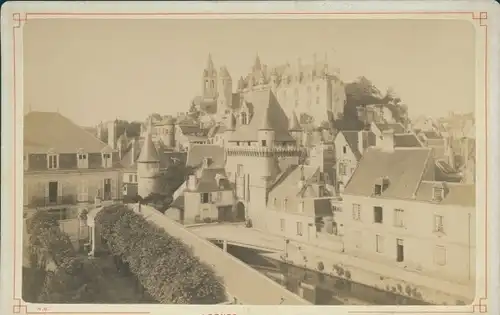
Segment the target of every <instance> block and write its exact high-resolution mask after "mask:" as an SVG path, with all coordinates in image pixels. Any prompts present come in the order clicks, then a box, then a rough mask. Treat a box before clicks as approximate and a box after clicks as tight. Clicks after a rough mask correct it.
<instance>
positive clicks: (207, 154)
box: [186, 144, 226, 168]
mask: <svg viewBox="0 0 500 315" xmlns="http://www.w3.org/2000/svg"><path fill="white" fill-rule="evenodd" d="M205 158H210V159H211V163H212V164H211V165H212V166H213V167H224V165H225V164H226V161H225V153H224V148H223V147H221V146H219V145H216V144H194V145H192V146H191V148H190V149H189V151H188V154H187V162H186V165H187V166H188V167H194V168H197V167H199V166H200V165H202V163H203V159H205Z"/></svg>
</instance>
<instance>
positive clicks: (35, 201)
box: [30, 195, 77, 208]
mask: <svg viewBox="0 0 500 315" xmlns="http://www.w3.org/2000/svg"><path fill="white" fill-rule="evenodd" d="M76 200H77V199H76V195H64V196H57V197H33V198H31V203H30V206H31V207H34V208H43V207H52V206H64V205H74V204H76Z"/></svg>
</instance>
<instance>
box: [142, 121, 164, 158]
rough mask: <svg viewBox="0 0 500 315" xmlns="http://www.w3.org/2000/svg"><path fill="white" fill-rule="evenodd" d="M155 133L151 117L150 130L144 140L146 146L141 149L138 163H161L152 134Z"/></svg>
mask: <svg viewBox="0 0 500 315" xmlns="http://www.w3.org/2000/svg"><path fill="white" fill-rule="evenodd" d="M152 131H153V120H152V118H151V117H150V118H149V121H148V129H147V133H146V139H144V145H143V146H142V149H141V154H140V155H139V158H138V159H137V162H159V161H160V158H159V157H158V152H157V151H156V148H155V145H154V143H153V137H152V136H151V133H152Z"/></svg>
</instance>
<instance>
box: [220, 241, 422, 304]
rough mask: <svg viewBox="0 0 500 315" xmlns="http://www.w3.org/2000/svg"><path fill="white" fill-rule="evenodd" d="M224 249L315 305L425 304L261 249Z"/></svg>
mask: <svg viewBox="0 0 500 315" xmlns="http://www.w3.org/2000/svg"><path fill="white" fill-rule="evenodd" d="M217 246H219V247H221V246H222V245H220V244H217ZM227 251H228V253H229V254H231V255H233V256H234V257H236V258H238V259H239V260H241V261H242V262H244V263H246V264H247V265H250V266H251V267H252V268H255V269H256V270H258V271H260V272H261V273H263V274H265V275H266V276H267V277H269V278H271V279H273V280H274V281H276V282H277V283H279V284H280V285H282V286H284V287H286V288H287V290H289V291H291V292H293V293H295V294H298V295H301V296H302V297H303V298H305V299H306V300H308V301H309V302H311V303H313V304H315V305H345V304H347V305H428V303H426V302H423V301H421V300H417V299H413V298H409V297H407V296H403V295H400V294H397V293H394V292H387V291H383V290H380V289H377V288H373V287H370V286H367V285H364V284H360V283H356V282H353V281H349V280H346V279H342V278H338V277H335V276H331V275H326V274H323V273H320V272H316V271H312V270H309V269H305V268H301V267H297V266H292V265H289V264H285V263H284V262H282V261H279V260H275V259H272V258H269V257H265V256H263V255H262V254H263V253H265V252H263V251H259V250H255V249H249V248H244V247H239V246H234V245H228V247H227ZM301 283H302V285H301Z"/></svg>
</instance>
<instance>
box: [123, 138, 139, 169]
mask: <svg viewBox="0 0 500 315" xmlns="http://www.w3.org/2000/svg"><path fill="white" fill-rule="evenodd" d="M132 146H134V149H135V150H132ZM141 147H142V145H141V143H140V142H139V141H132V142H131V143H130V144H129V146H128V148H127V150H126V151H125V154H124V155H123V156H122V159H121V161H120V163H121V164H122V165H123V166H124V167H125V168H130V169H136V168H137V164H136V163H135V162H136V161H137V159H138V158H139V154H140V153H141ZM132 155H133V156H132Z"/></svg>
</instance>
